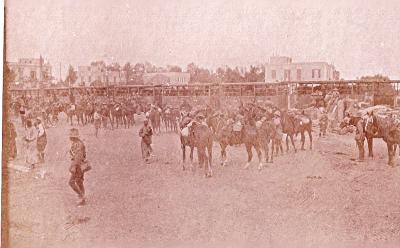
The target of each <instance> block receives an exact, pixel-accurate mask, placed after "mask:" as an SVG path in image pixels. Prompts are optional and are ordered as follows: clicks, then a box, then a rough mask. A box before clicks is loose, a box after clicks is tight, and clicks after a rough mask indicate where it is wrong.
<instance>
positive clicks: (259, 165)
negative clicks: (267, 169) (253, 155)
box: [254, 144, 263, 170]
mask: <svg viewBox="0 0 400 248" xmlns="http://www.w3.org/2000/svg"><path fill="white" fill-rule="evenodd" d="M254 148H255V149H256V152H257V156H258V169H259V170H261V169H262V167H263V162H262V153H261V147H260V145H258V144H255V145H254Z"/></svg>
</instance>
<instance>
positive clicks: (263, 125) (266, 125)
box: [257, 118, 276, 163]
mask: <svg viewBox="0 0 400 248" xmlns="http://www.w3.org/2000/svg"><path fill="white" fill-rule="evenodd" d="M258 123H259V125H260V126H259V127H258V128H257V139H258V142H259V144H260V148H261V149H262V150H263V151H264V157H265V162H266V163H268V162H271V163H272V162H273V156H274V148H275V139H274V137H275V134H276V127H275V125H274V124H273V123H272V121H271V120H269V119H268V118H266V119H265V120H264V121H262V120H260V121H259V122H258ZM269 143H271V153H269ZM269 154H270V155H269Z"/></svg>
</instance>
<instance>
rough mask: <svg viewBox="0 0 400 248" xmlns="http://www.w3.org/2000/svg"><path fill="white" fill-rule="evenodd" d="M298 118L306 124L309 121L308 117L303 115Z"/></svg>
mask: <svg viewBox="0 0 400 248" xmlns="http://www.w3.org/2000/svg"><path fill="white" fill-rule="evenodd" d="M300 120H301V123H302V124H308V123H310V119H308V118H305V117H300Z"/></svg>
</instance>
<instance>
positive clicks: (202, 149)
mask: <svg viewBox="0 0 400 248" xmlns="http://www.w3.org/2000/svg"><path fill="white" fill-rule="evenodd" d="M189 130H190V135H189V137H191V138H192V139H193V144H194V147H196V148H197V156H198V160H199V165H200V167H203V166H204V172H205V177H212V146H213V134H212V131H211V129H210V128H208V127H207V126H206V125H203V124H200V123H197V122H193V123H192V125H191V127H189ZM206 150H207V153H206ZM207 155H208V156H207Z"/></svg>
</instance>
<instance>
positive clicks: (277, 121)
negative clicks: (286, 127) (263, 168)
mask: <svg viewBox="0 0 400 248" xmlns="http://www.w3.org/2000/svg"><path fill="white" fill-rule="evenodd" d="M272 122H273V123H274V125H275V128H276V132H275V138H274V141H275V147H276V148H275V149H276V155H278V153H279V150H280V151H281V154H283V147H282V138H283V130H282V123H281V112H280V111H279V110H276V111H275V112H274V117H273V119H272ZM272 152H273V151H272Z"/></svg>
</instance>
